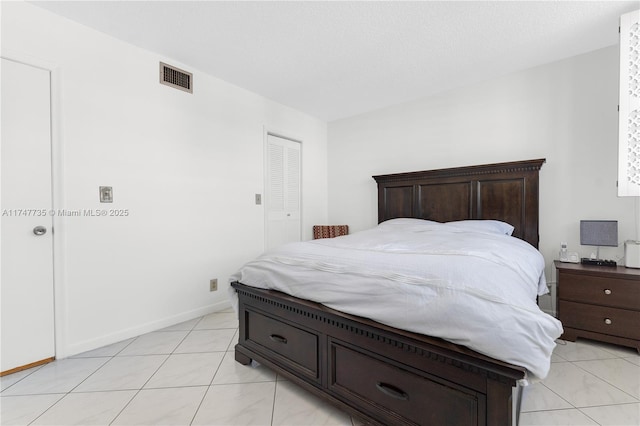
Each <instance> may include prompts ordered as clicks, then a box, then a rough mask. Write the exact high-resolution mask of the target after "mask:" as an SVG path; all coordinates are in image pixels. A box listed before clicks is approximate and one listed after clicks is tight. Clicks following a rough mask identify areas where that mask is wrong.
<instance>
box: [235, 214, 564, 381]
mask: <svg viewBox="0 0 640 426" xmlns="http://www.w3.org/2000/svg"><path fill="white" fill-rule="evenodd" d="M231 280H232V281H239V282H241V283H243V284H246V285H249V286H252V287H259V288H265V289H274V290H279V291H282V292H284V293H287V294H290V295H292V296H296V297H300V298H303V299H307V300H312V301H315V302H318V303H322V304H324V305H326V306H328V307H330V308H333V309H336V310H339V311H342V312H346V313H349V314H354V315H359V316H362V317H366V318H371V319H373V320H375V321H378V322H381V323H384V324H387V325H390V326H393V327H397V328H401V329H404V330H409V331H413V332H417V333H422V334H426V335H429V336H437V337H441V338H443V339H445V340H448V341H450V342H453V343H457V344H460V345H464V346H466V347H469V348H471V349H473V350H475V351H477V352H480V353H483V354H485V355H488V356H490V357H492V358H496V359H500V360H503V361H505V362H508V363H512V364H515V365H520V366H523V367H525V368H527V370H528V371H529V378H530V379H542V378H544V377H545V376H546V375H547V373H548V372H549V366H550V358H551V352H552V351H553V348H554V347H555V339H556V338H558V337H559V336H560V334H562V325H561V323H560V322H559V321H558V320H556V319H555V318H553V317H552V316H550V315H547V314H545V313H544V312H542V311H541V310H540V309H539V308H538V306H537V304H536V301H535V300H536V295H538V294H544V293H546V292H547V287H546V283H545V278H544V259H543V258H542V255H541V254H540V253H539V252H538V251H537V250H536V249H535V248H533V247H532V246H531V245H530V244H528V243H526V242H524V241H522V240H520V239H517V238H514V237H510V236H508V235H504V234H498V233H493V232H485V231H475V230H471V231H470V230H469V229H464V228H463V227H461V226H457V225H456V224H453V223H451V224H441V223H437V222H430V221H424V220H417V219H395V220H390V221H387V222H383V223H382V224H380V225H378V226H377V227H376V228H373V229H371V230H368V231H361V232H357V233H354V234H351V235H347V236H343V237H338V238H331V239H319V240H313V241H308V242H301V243H292V244H287V245H284V246H282V247H280V248H277V249H275V250H273V251H270V252H267V253H265V254H263V255H262V256H260V257H259V258H257V259H256V260H254V261H251V262H249V263H247V264H246V265H244V266H243V267H242V268H241V269H240V270H239V271H238V272H237V273H236V274H234V275H233V276H232V277H231ZM231 293H232V298H233V299H234V300H235V299H237V296H236V295H235V292H234V291H233V289H231Z"/></svg>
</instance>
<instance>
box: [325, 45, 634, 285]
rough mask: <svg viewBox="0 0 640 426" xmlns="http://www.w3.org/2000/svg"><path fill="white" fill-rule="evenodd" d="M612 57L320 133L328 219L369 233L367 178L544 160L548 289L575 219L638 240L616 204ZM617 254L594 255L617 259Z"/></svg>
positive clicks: (577, 61)
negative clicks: (609, 226)
mask: <svg viewBox="0 0 640 426" xmlns="http://www.w3.org/2000/svg"><path fill="white" fill-rule="evenodd" d="M617 87H618V48H617V47H615V46H614V47H609V48H605V49H601V50H597V51H594V52H591V53H588V54H585V55H581V56H577V57H573V58H570V59H567V60H563V61H560V62H556V63H552V64H548V65H544V66H540V67H536V68H533V69H529V70H525V71H522V72H518V73H515V74H511V75H507V76H504V77H501V78H497V79H494V80H491V81H487V82H484V83H481V84H476V85H472V86H469V87H464V88H460V89H457V90H453V91H448V92H445V93H441V94H438V95H436V96H431V97H428V98H425V99H420V100H417V101H415V102H411V103H406V104H402V105H397V106H393V107H390V108H386V109H383V110H379V111H374V112H371V113H367V114H364V115H360V116H357V117H353V118H348V119H345V120H340V121H336V122H332V123H330V124H329V154H328V157H329V219H330V221H331V222H332V223H346V224H349V226H350V227H351V229H353V230H354V231H357V230H361V229H365V228H368V227H371V226H374V225H375V224H376V223H377V210H376V205H377V192H376V185H375V181H374V180H373V179H372V178H371V176H372V175H378V174H386V173H396V172H404V171H417V170H427V169H437V168H445V167H456V166H465V165H471V164H484V163H495V162H503V161H517V160H528V159H534V158H546V159H547V162H546V164H544V165H543V167H542V169H541V172H540V190H541V195H540V209H541V211H540V214H541V216H540V250H541V252H542V253H543V255H544V257H545V259H546V262H547V272H546V274H547V279H548V280H549V281H553V280H554V279H555V278H554V277H555V275H554V274H555V272H554V271H553V259H555V258H557V256H558V254H557V253H558V250H559V248H560V242H561V241H566V242H568V244H569V250H571V251H579V252H580V253H581V255H582V256H588V255H589V254H590V252H591V250H592V248H591V247H582V246H580V245H579V242H580V239H579V221H580V219H615V220H618V221H619V237H620V240H621V241H623V240H625V239H630V238H634V239H638V235H636V232H637V225H636V224H637V222H638V221H639V219H638V215H637V213H634V209H636V208H637V207H636V200H634V199H633V198H632V197H627V198H618V197H617V196H616V179H617V134H618V131H617V105H618V88H617ZM623 252H624V248H623V246H622V245H621V246H620V247H618V248H616V249H613V248H603V249H601V253H600V254H601V257H604V258H609V259H618V258H620V257H622V256H623Z"/></svg>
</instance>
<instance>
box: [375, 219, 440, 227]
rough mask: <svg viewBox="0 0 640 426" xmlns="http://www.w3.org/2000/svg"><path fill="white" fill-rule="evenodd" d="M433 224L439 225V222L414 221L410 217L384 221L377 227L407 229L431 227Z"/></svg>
mask: <svg viewBox="0 0 640 426" xmlns="http://www.w3.org/2000/svg"><path fill="white" fill-rule="evenodd" d="M433 224H438V225H439V224H440V223H439V222H434V221H432V220H425V219H415V218H411V217H401V218H397V219H389V220H385V221H384V222H382V223H380V224H379V225H378V226H379V227H387V226H401V227H407V226H411V227H412V226H425V225H433Z"/></svg>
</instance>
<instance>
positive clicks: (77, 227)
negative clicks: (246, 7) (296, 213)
mask: <svg viewBox="0 0 640 426" xmlns="http://www.w3.org/2000/svg"><path fill="white" fill-rule="evenodd" d="M2 55H3V56H8V57H12V56H13V57H18V59H25V58H27V59H29V58H32V59H33V60H34V61H35V62H38V63H40V64H42V63H45V64H50V65H51V66H52V67H53V69H54V74H53V76H54V79H53V91H54V93H53V110H54V117H53V125H54V156H55V160H54V167H55V169H56V174H55V176H54V178H55V180H56V183H55V193H54V197H55V203H56V208H57V209H68V210H74V209H99V208H104V207H108V208H113V209H126V210H128V212H129V216H127V217H69V218H62V217H56V219H55V220H56V247H57V249H58V250H57V252H56V256H57V263H56V267H57V269H56V283H55V286H56V322H57V323H56V333H57V334H56V339H57V355H58V357H64V356H68V355H71V354H74V353H78V352H81V351H85V350H88V349H92V348H95V347H99V346H102V345H105V344H108V343H112V342H115V341H118V340H121V339H124V338H127V337H130V336H134V335H137V334H140V333H143V332H147V331H151V330H154V329H157V328H160V327H164V326H167V325H170V324H172V323H175V322H178V321H183V320H187V319H190V318H194V317H196V316H198V315H202V314H204V313H206V312H211V311H213V310H217V309H222V308H225V307H227V306H228V300H227V297H228V296H227V291H226V287H227V280H228V278H229V276H230V275H231V274H232V273H233V272H235V270H236V269H237V268H239V267H240V266H241V265H242V263H243V262H245V261H248V260H250V259H251V258H253V257H255V256H256V255H258V254H260V253H261V252H262V250H263V244H264V215H263V213H264V211H263V206H257V205H255V204H254V194H256V193H262V192H263V149H264V136H265V131H266V130H274V131H277V132H279V133H282V134H284V135H288V136H291V137H294V138H296V139H298V140H302V143H303V148H302V154H303V158H302V161H303V176H302V180H303V194H304V195H303V196H304V199H303V207H302V213H303V216H302V223H303V237H304V238H306V239H310V238H311V226H312V225H313V224H315V223H324V222H326V219H327V175H326V173H327V171H326V161H327V158H326V138H327V133H326V123H324V122H322V121H320V120H317V119H315V118H313V117H310V116H308V115H305V114H303V113H300V112H298V111H295V110H293V109H290V108H287V107H284V106H282V105H279V104H277V103H275V102H272V101H270V100H268V99H265V98H263V97H261V96H258V95H256V94H254V93H251V92H249V91H246V90H244V89H240V88H238V87H236V86H233V85H230V84H228V83H225V82H223V81H221V80H219V79H216V78H214V77H211V76H209V75H206V74H204V73H202V72H200V71H198V70H197V69H192V68H191V67H189V66H188V65H185V64H180V63H176V62H175V61H172V60H171V59H170V58H164V57H161V56H159V55H156V54H154V53H151V52H148V51H144V50H141V49H139V48H136V47H134V46H131V45H128V44H126V43H123V42H121V41H119V40H116V39H114V38H111V37H108V36H106V35H104V34H102V33H99V32H97V31H94V30H92V29H89V28H87V27H84V26H81V25H78V24H76V23H74V22H72V21H69V20H67V19H64V18H61V17H58V16H57V15H54V14H51V13H49V12H47V11H44V10H42V9H40V8H38V7H35V6H32V5H29V4H26V3H22V2H2ZM159 61H164V62H168V63H170V64H172V65H175V66H178V67H180V68H183V69H187V70H189V71H192V72H193V73H194V94H193V95H190V94H186V93H184V92H181V91H178V90H175V89H171V88H168V87H167V86H162V85H160V84H159V83H158V63H159ZM101 185H110V186H113V191H114V203H113V204H111V205H106V204H100V203H99V202H98V187H99V186H101ZM34 208H35V207H34ZM210 278H218V281H219V289H218V291H217V292H212V293H210V292H209V279H210Z"/></svg>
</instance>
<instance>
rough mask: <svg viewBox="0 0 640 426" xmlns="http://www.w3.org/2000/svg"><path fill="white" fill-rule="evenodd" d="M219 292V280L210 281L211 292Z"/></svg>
mask: <svg viewBox="0 0 640 426" xmlns="http://www.w3.org/2000/svg"><path fill="white" fill-rule="evenodd" d="M216 290H218V279H217V278H214V279H212V280H209V291H216Z"/></svg>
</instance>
